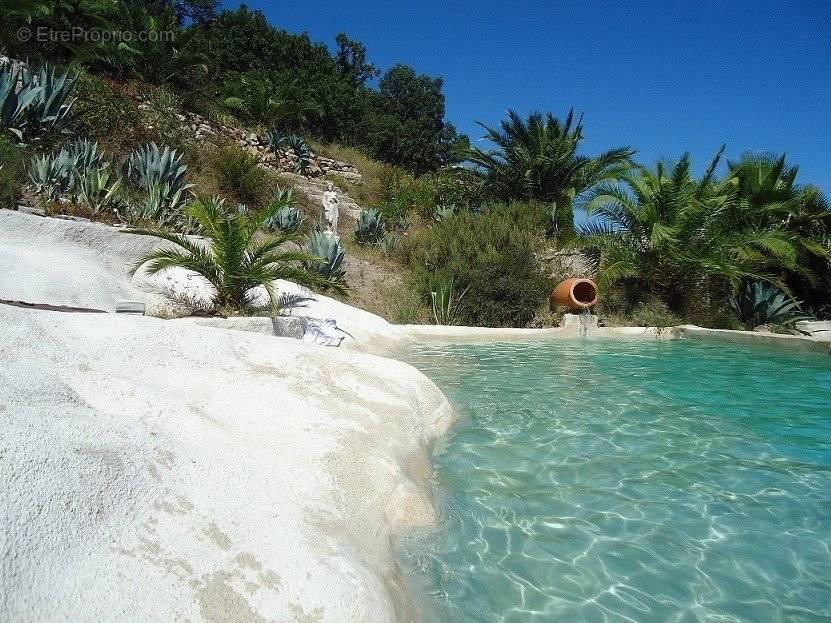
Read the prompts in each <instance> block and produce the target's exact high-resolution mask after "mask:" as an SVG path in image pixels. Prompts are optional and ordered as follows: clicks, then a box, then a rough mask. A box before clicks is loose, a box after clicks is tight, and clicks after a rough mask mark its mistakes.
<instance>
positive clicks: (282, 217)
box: [265, 206, 306, 234]
mask: <svg viewBox="0 0 831 623" xmlns="http://www.w3.org/2000/svg"><path fill="white" fill-rule="evenodd" d="M305 220H306V218H305V216H304V215H303V213H302V212H300V210H298V209H297V208H295V207H294V206H283V207H282V208H280V209H279V210H277V212H275V213H274V216H272V217H271V218H269V219H268V220H267V221H266V223H265V224H266V227H268V228H269V229H271V230H274V231H281V232H284V233H287V234H293V233H295V232H297V231H298V230H299V229H300V227H301V226H302V225H303V221H305Z"/></svg>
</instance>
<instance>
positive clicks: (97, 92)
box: [71, 73, 144, 145]
mask: <svg viewBox="0 0 831 623" xmlns="http://www.w3.org/2000/svg"><path fill="white" fill-rule="evenodd" d="M75 95H76V97H77V100H76V102H75V107H74V113H75V114H74V115H73V119H72V124H71V129H72V130H73V131H74V132H75V133H77V134H80V135H82V136H87V137H90V138H93V139H100V140H112V139H115V140H116V141H117V142H119V143H121V144H125V145H135V144H137V143H139V142H140V141H141V140H143V138H144V128H142V126H141V111H140V110H139V108H138V104H137V103H136V101H135V100H133V99H132V98H131V97H129V96H128V95H126V94H125V93H124V92H123V91H121V90H119V88H117V87H116V85H115V83H113V82H110V81H109V80H106V79H104V78H101V77H99V76H93V75H91V74H88V73H82V74H81V77H80V78H79V79H78V82H77V83H76V85H75Z"/></svg>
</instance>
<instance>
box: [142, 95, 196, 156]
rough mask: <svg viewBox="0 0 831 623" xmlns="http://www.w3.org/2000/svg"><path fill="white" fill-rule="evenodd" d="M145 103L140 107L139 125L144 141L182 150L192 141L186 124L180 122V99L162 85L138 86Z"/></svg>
mask: <svg viewBox="0 0 831 623" xmlns="http://www.w3.org/2000/svg"><path fill="white" fill-rule="evenodd" d="M137 90H139V91H140V93H141V94H142V98H143V99H144V101H145V105H144V106H143V107H142V108H141V126H142V128H143V129H144V136H145V139H144V140H145V141H155V142H159V143H164V144H166V145H172V146H174V147H176V148H177V149H179V150H182V149H183V148H184V147H185V146H186V145H187V144H188V143H190V142H192V139H193V135H192V132H191V131H190V128H189V127H188V125H187V124H186V123H184V122H182V121H181V120H180V119H179V117H178V114H179V111H180V110H181V108H182V103H181V100H180V99H179V97H178V96H176V95H175V94H174V93H172V92H170V91H169V90H167V89H165V88H164V87H149V88H148V87H146V86H145V85H140V86H138V88H137Z"/></svg>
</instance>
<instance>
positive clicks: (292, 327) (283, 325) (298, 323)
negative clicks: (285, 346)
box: [271, 316, 308, 340]
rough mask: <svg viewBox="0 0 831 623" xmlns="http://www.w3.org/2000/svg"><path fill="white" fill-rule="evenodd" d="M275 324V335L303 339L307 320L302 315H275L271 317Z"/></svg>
mask: <svg viewBox="0 0 831 623" xmlns="http://www.w3.org/2000/svg"><path fill="white" fill-rule="evenodd" d="M271 322H272V325H273V326H274V335H276V336H277V337H292V338H294V339H297V340H300V339H303V334H304V333H305V332H306V327H307V324H308V323H307V321H306V319H305V318H303V317H302V316H275V317H273V318H272V319H271Z"/></svg>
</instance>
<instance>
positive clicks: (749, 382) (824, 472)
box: [400, 340, 831, 621]
mask: <svg viewBox="0 0 831 623" xmlns="http://www.w3.org/2000/svg"><path fill="white" fill-rule="evenodd" d="M405 358H406V359H407V360H408V361H410V362H411V363H413V364H414V365H416V367H418V368H420V369H421V370H422V371H424V372H425V373H426V374H427V375H428V376H429V377H431V378H432V379H433V380H434V381H435V382H436V383H437V384H438V385H439V386H440V387H441V388H442V389H443V390H444V391H445V393H446V394H447V395H448V397H449V398H450V399H451V401H453V402H454V403H455V404H456V405H457V406H458V408H459V410H460V412H461V414H462V416H463V419H462V420H461V421H460V423H459V424H458V425H457V427H456V429H455V430H454V431H453V432H452V433H451V434H450V436H449V437H448V438H447V439H446V440H445V442H444V443H443V444H441V446H440V448H438V449H437V451H436V453H435V456H434V463H435V468H436V472H435V486H436V492H437V495H438V497H439V500H440V506H441V509H442V511H443V514H444V518H443V520H442V522H441V523H440V524H439V525H438V526H437V527H436V528H435V529H433V530H430V531H428V532H426V533H423V534H414V535H410V536H409V537H407V538H405V539H402V542H401V543H400V560H401V562H402V566H403V567H404V568H405V570H406V571H407V572H408V575H409V578H410V580H411V584H412V587H413V589H414V591H415V592H416V594H417V595H420V597H421V598H420V601H421V602H422V605H423V608H424V610H425V618H427V619H435V620H468V621H474V620H515V621H529V620H540V621H552V620H555V621H556V620H562V621H595V620H598V621H602V620H608V621H616V620H619V621H625V620H634V621H664V620H679V621H705V620H715V618H716V617H722V618H721V619H718V620H725V621H780V620H794V621H815V620H827V618H828V617H831V580H829V578H831V359H829V358H828V357H825V356H821V355H810V354H799V355H796V354H788V353H778V352H775V351H772V350H770V349H765V348H757V349H748V348H740V347H735V346H730V345H724V344H718V345H714V344H708V343H695V342H689V341H685V340H670V341H666V342H659V341H605V340H557V341H556V342H536V343H530V344H521V343H520V344H518V343H512V344H487V345H483V344H458V345H438V344H436V345H426V346H423V347H420V348H417V349H413V350H412V351H410V352H409V353H408V354H407V355H406V357H405Z"/></svg>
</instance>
